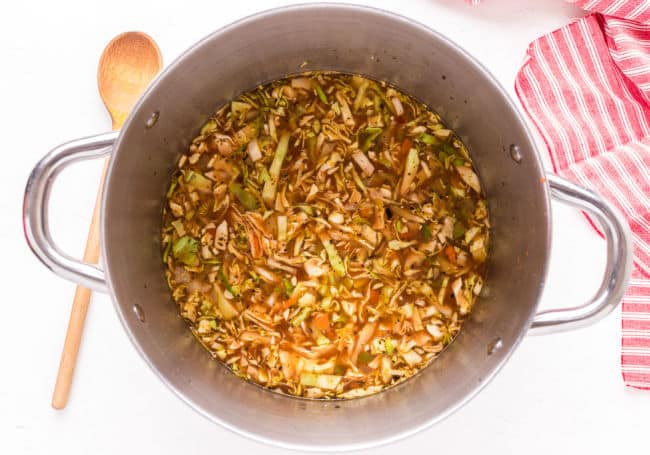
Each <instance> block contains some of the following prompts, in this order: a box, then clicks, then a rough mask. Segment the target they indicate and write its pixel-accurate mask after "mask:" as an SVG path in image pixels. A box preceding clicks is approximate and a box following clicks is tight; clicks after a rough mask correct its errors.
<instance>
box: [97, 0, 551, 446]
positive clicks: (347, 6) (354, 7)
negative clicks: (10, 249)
mask: <svg viewBox="0 0 650 455" xmlns="http://www.w3.org/2000/svg"><path fill="white" fill-rule="evenodd" d="M322 8H336V9H340V10H347V11H350V12H361V13H371V14H376V15H381V16H384V17H388V18H390V19H391V20H393V21H399V22H402V23H405V24H407V25H409V26H411V27H414V28H417V29H419V30H421V31H423V32H426V33H427V34H429V35H431V36H432V37H434V38H435V39H437V40H439V41H440V42H442V43H444V44H445V45H447V46H449V47H450V48H452V49H454V50H455V51H456V52H457V53H458V54H459V55H461V56H463V57H464V58H465V60H466V62H467V64H469V65H473V66H474V67H475V68H476V69H477V70H479V71H480V73H481V74H482V76H483V78H484V80H485V82H486V83H490V84H492V86H494V87H495V88H496V89H497V90H498V92H499V93H500V95H501V98H502V101H503V102H504V103H506V104H507V105H508V106H509V107H510V109H512V110H513V111H514V112H516V113H517V117H518V119H519V120H520V123H521V127H522V129H523V131H524V132H525V136H526V138H527V140H528V142H529V144H530V146H531V148H532V151H534V153H531V154H530V157H529V159H531V160H534V164H535V166H536V167H537V168H538V169H540V171H541V173H542V174H543V173H544V172H545V170H544V166H543V165H542V161H541V159H540V155H539V151H538V147H537V143H536V141H535V140H534V136H533V135H532V133H531V130H530V128H529V126H528V124H527V123H526V122H525V120H524V116H523V113H522V111H521V110H520V109H519V107H518V106H517V105H516V104H515V103H514V101H513V100H512V98H511V97H510V95H509V94H508V92H507V91H506V90H505V89H504V87H503V85H502V84H501V83H500V82H499V81H498V80H497V79H496V78H495V77H494V75H493V74H492V73H491V72H490V71H489V70H488V69H487V68H486V67H485V66H484V65H483V64H482V63H481V62H480V61H478V60H477V59H476V58H475V57H473V56H472V55H471V54H470V53H469V52H467V51H466V50H465V49H464V48H463V47H461V46H460V45H459V44H457V43H455V42H454V41H452V40H451V39H449V38H447V37H446V36H445V35H443V34H441V33H440V32H437V31H436V30H434V29H432V28H430V27H428V26H427V25H425V24H423V23H421V22H419V21H417V20H415V19H411V18H409V17H406V16H403V15H401V14H399V13H395V12H393V11H388V10H385V9H381V8H376V7H372V6H366V5H358V4H353V3H332V2H315V3H300V4H295V5H287V6H280V7H276V8H271V9H267V10H263V11H260V12H257V13H253V14H250V15H248V16H245V17H243V18H241V19H238V20H236V21H234V22H231V23H229V24H227V25H225V26H223V27H221V28H219V29H217V30H215V31H213V32H211V33H209V34H208V35H206V36H205V37H203V38H202V39H200V40H199V41H197V42H196V43H194V44H193V45H192V46H191V47H189V48H187V49H186V50H185V51H183V52H182V53H181V54H180V55H179V56H178V57H177V58H176V59H174V61H172V62H171V63H170V64H169V65H168V66H166V67H165V68H164V69H163V70H162V71H161V72H160V73H159V75H158V76H157V77H156V79H155V80H154V81H153V82H152V83H151V84H150V85H149V87H148V88H147V90H146V91H145V92H144V93H143V94H142V96H141V97H140V98H139V100H138V101H137V103H136V104H135V105H134V107H133V109H132V111H131V114H130V115H129V116H128V118H127V120H126V122H125V123H124V126H123V128H122V131H126V130H128V129H129V128H130V127H131V124H132V123H133V122H134V120H133V119H134V118H135V117H137V115H136V113H137V112H138V111H139V110H140V109H141V107H142V105H143V104H144V100H145V99H147V98H148V97H149V95H150V94H151V93H152V92H154V91H155V90H156V88H157V86H158V85H159V83H160V81H161V80H163V79H164V78H165V77H166V76H167V75H168V74H169V73H171V72H173V71H175V70H177V69H178V68H179V67H182V66H183V63H184V61H185V59H186V58H187V57H189V56H190V55H191V54H192V53H193V52H195V50H197V49H198V48H200V47H201V46H203V45H204V44H205V43H207V42H208V41H210V40H212V39H214V38H215V37H216V36H218V35H221V34H224V33H225V32H228V31H230V30H232V29H235V28H238V27H241V26H243V25H246V24H247V23H249V22H253V21H256V20H259V19H262V18H271V17H274V16H277V15H281V14H284V13H286V12H289V11H300V10H312V9H322ZM122 140H123V135H122V134H119V136H118V137H117V140H116V141H115V144H114V148H113V150H114V152H113V153H112V154H111V156H110V161H109V164H108V168H107V172H106V179H105V183H104V188H108V187H109V185H110V181H111V175H112V169H113V164H114V161H115V156H116V151H117V150H118V149H119V148H120V147H121V146H122ZM541 187H542V188H543V189H542V191H543V199H544V202H545V207H544V209H545V211H546V213H547V214H548V216H547V236H546V239H544V240H545V243H546V245H547V250H550V246H551V237H552V229H551V226H552V212H551V205H550V192H549V188H548V185H547V184H544V185H541ZM107 194H108V192H107V191H102V203H101V223H100V226H101V238H100V240H101V244H102V251H104V248H103V246H104V245H105V244H106V229H105V221H106V220H105V218H104V207H105V206H106V198H107ZM549 257H550V253H549V255H547V257H546V258H545V261H544V265H543V273H542V274H541V277H540V281H539V287H540V289H543V288H544V286H545V284H546V279H547V276H548V263H549ZM102 265H103V268H104V271H105V277H106V283H107V288H108V291H109V295H110V298H111V301H112V302H113V306H114V307H115V310H116V312H117V314H118V318H119V320H120V323H121V324H122V327H123V328H124V331H125V332H126V333H127V335H128V337H129V339H130V341H131V344H132V345H133V347H134V348H135V349H136V351H137V352H138V354H139V355H140V357H141V358H142V359H143V360H144V362H145V363H146V364H147V365H148V367H149V368H150V369H151V370H152V371H153V372H154V374H155V375H156V376H157V377H158V378H159V379H160V381H161V382H162V383H163V384H165V385H166V386H167V387H168V388H169V389H170V390H171V391H172V392H173V393H174V394H175V395H176V396H177V397H178V398H180V399H181V400H182V401H183V402H184V403H185V404H187V405H188V406H189V407H191V408H192V409H193V410H195V411H196V412H198V413H199V414H200V415H202V416H203V417H205V418H206V419H208V420H209V421H211V422H214V423H217V424H219V425H220V426H221V427H223V428H225V429H227V430H229V431H231V432H233V433H235V434H238V435H241V436H244V437H246V438H247V439H249V440H253V441H256V442H261V443H265V444H269V445H271V446H275V447H281V448H285V449H290V450H302V451H308V452H344V451H356V450H363V449H369V448H374V447H378V446H381V445H386V444H390V443H393V442H396V441H399V440H402V439H405V438H407V437H409V436H412V435H414V434H416V433H418V432H420V431H422V430H425V429H427V428H429V427H431V426H433V425H434V424H435V423H437V422H440V421H442V420H444V419H445V418H447V417H449V416H450V415H451V414H453V413H454V412H456V411H457V410H458V409H460V408H461V407H462V406H464V405H465V404H466V403H468V402H469V401H471V399H472V398H474V397H475V396H476V395H477V394H478V393H479V392H480V391H481V390H482V389H483V388H484V387H485V386H486V385H487V384H488V383H489V382H490V381H491V380H492V379H493V378H494V376H495V375H496V374H497V373H498V372H499V371H500V370H501V368H502V367H503V365H504V364H505V363H506V362H507V361H508V360H509V358H510V356H511V355H512V353H513V352H514V351H515V349H516V348H517V347H518V346H519V344H520V343H521V341H522V339H523V338H524V336H525V335H526V332H527V331H528V328H529V327H530V324H531V323H532V320H533V318H534V316H535V313H536V310H537V307H538V305H539V299H538V300H537V301H536V302H534V305H532V306H531V309H530V315H529V317H528V319H527V320H526V324H525V325H524V326H522V327H521V330H520V333H519V335H518V336H517V337H516V339H515V340H514V341H513V342H512V345H511V346H510V347H509V349H508V351H507V352H506V353H505V355H504V356H503V358H502V359H501V360H500V362H499V363H497V364H496V365H495V366H494V368H493V369H492V370H491V371H490V372H489V373H488V374H487V375H485V377H484V378H483V379H484V380H483V381H481V382H480V383H478V384H477V385H476V386H475V387H474V388H473V389H471V390H470V391H469V392H468V393H467V394H466V395H465V396H464V397H463V398H461V399H459V400H458V401H457V402H456V403H455V404H454V405H452V406H450V407H449V408H448V409H446V410H445V411H444V412H442V413H440V414H439V415H437V416H435V417H432V418H429V419H426V420H424V421H422V422H421V423H420V424H418V425H415V426H413V427H412V428H410V429H408V430H403V431H400V432H397V433H394V434H391V435H389V436H386V437H382V438H380V439H374V440H371V441H362V442H358V443H351V444H342V445H341V444H330V445H311V444H309V443H304V444H303V443H290V442H286V441H283V440H278V439H273V438H269V437H266V436H262V435H260V434H258V433H255V432H252V431H249V430H247V429H246V428H242V427H238V426H235V425H232V424H230V423H228V422H226V421H224V420H222V419H221V418H219V416H216V415H213V414H212V413H210V412H208V411H207V410H206V409H204V407H203V406H202V405H201V403H199V402H197V401H195V400H193V399H191V398H190V397H188V396H187V395H185V394H184V393H183V392H182V391H180V390H179V389H178V388H177V387H176V386H175V385H174V384H173V383H172V382H171V381H170V380H168V378H167V377H166V376H165V375H164V374H163V373H162V372H161V371H160V370H159V369H158V368H157V367H156V365H155V364H154V363H153V361H152V360H151V359H150V357H149V356H148V354H147V353H146V352H145V351H144V350H143V349H142V346H141V345H140V343H139V342H138V340H137V338H136V336H135V335H134V333H133V331H132V330H131V329H130V327H129V324H128V322H127V319H126V316H125V314H124V312H123V309H122V307H121V306H120V305H119V303H118V301H117V298H116V296H115V292H114V290H113V284H112V281H111V272H110V267H109V265H108V261H107V260H106V255H103V257H102ZM286 398H287V399H295V398H293V397H290V396H287V397H286Z"/></svg>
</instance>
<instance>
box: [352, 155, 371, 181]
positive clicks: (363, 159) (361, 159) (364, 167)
mask: <svg viewBox="0 0 650 455" xmlns="http://www.w3.org/2000/svg"><path fill="white" fill-rule="evenodd" d="M352 159H353V160H354V162H355V163H357V165H358V166H359V169H361V172H362V173H363V175H365V176H366V177H370V176H371V175H372V174H373V173H374V172H375V166H373V165H372V163H371V162H370V160H369V159H368V157H367V156H366V154H365V153H363V152H362V151H361V150H356V151H355V152H353V153H352Z"/></svg>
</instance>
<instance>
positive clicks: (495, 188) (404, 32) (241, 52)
mask: <svg viewBox="0 0 650 455" xmlns="http://www.w3.org/2000/svg"><path fill="white" fill-rule="evenodd" d="M387 30H389V31H390V39H386V31H387ZM311 69H319V70H339V71H344V72H350V73H361V74H364V75H367V76H370V77H372V78H375V79H380V80H386V81H389V82H391V83H393V84H395V85H396V86H398V87H400V88H401V89H402V90H404V91H406V92H408V93H410V94H412V95H414V96H415V97H416V98H418V99H419V100H420V101H423V102H425V103H427V104H428V105H430V106H431V107H432V108H434V109H435V110H437V111H438V112H439V113H440V114H441V115H442V116H443V118H444V119H445V120H446V121H447V123H448V124H449V125H450V126H451V127H452V128H454V129H455V130H456V131H457V132H458V133H459V134H460V135H461V137H462V138H463V139H464V140H465V142H466V144H467V145H468V147H469V149H470V151H471V154H472V157H473V158H474V161H475V163H476V165H477V168H478V170H479V174H480V178H481V181H482V184H483V187H484V188H485V190H486V193H487V196H488V200H489V206H490V216H491V221H492V231H491V235H492V242H491V251H490V256H489V267H488V278H487V281H486V285H485V286H484V291H483V295H482V298H481V299H480V301H479V303H478V304H477V306H476V308H475V310H474V312H473V313H472V315H471V317H470V318H469V320H468V321H467V322H466V324H465V326H464V327H463V330H462V331H461V332H460V334H459V336H458V337H457V338H456V339H455V341H454V342H453V343H452V344H451V345H450V346H449V347H448V348H447V349H446V350H445V351H444V352H443V353H442V354H441V356H440V357H439V358H438V359H437V360H436V361H435V362H433V363H432V365H431V366H429V367H428V368H426V369H425V370H424V371H422V372H421V373H420V374H418V375H416V376H415V377H414V378H412V379H410V380H409V381H407V382H405V383H403V384H401V385H399V386H397V387H394V388H392V389H389V390H387V391H385V392H382V393H380V394H377V395H374V396H370V397H367V398H362V399H355V400H347V401H310V400H304V399H296V398H290V397H286V396H281V395H278V394H274V393H270V392H268V391H266V390H264V389H262V388H260V387H258V386H255V385H253V384H249V383H246V382H244V381H242V380H241V379H239V378H237V377H235V376H234V375H232V374H231V373H229V372H228V371H227V370H226V369H225V368H224V367H223V366H222V365H221V364H219V363H218V362H216V361H214V360H213V359H212V358H211V357H210V355H209V354H208V353H207V352H206V351H205V350H204V349H203V348H202V347H201V346H200V344H199V343H197V342H196V340H195V339H194V338H193V337H192V335H191V334H190V331H189V330H188V328H187V325H186V324H185V322H184V321H183V320H182V319H181V318H180V317H179V315H178V313H177V308H176V305H175V304H174V303H173V301H172V300H171V296H170V293H169V290H168V288H167V284H166V281H165V277H164V273H163V264H162V261H161V259H160V257H161V256H160V254H161V252H160V243H159V229H160V220H161V210H162V204H163V201H164V194H165V192H166V189H167V185H168V183H169V178H170V176H171V173H172V171H173V169H174V167H175V163H176V160H177V159H178V157H179V156H180V154H181V153H182V151H184V150H185V149H186V148H187V146H188V145H189V143H190V141H191V139H192V138H193V137H194V136H195V135H196V134H197V133H198V131H199V129H200V127H201V125H202V123H203V122H204V121H205V119H206V118H207V117H208V116H209V114H210V113H211V112H213V110H214V109H215V108H217V107H218V106H220V105H221V104H223V103H224V102H226V101H228V100H230V99H231V98H232V97H234V96H236V95H238V94H239V93H241V92H244V91H247V90H250V89H252V88H254V87H255V86H256V85H258V84H260V83H262V82H265V81H270V80H273V79H277V78H280V77H283V76H286V75H287V74H291V73H297V72H300V71H305V70H311ZM154 113H156V114H155V115H156V116H157V121H156V122H155V123H154V124H153V125H152V124H151V122H150V121H149V119H150V118H151V116H152V114H154ZM107 145H108V144H107ZM513 146H514V147H516V150H517V159H516V160H515V159H513V157H511V150H512V149H513ZM81 150H83V148H82V149H81ZM81 150H80V149H77V151H79V153H93V152H81ZM52 163H57V160H56V159H50V160H49V161H45V162H41V163H40V164H39V165H38V166H37V169H38V168H39V167H44V168H47V167H48V166H49V165H52ZM57 166H58V165H57ZM35 175H36V177H35V178H34V175H33V179H34V182H32V180H30V182H32V184H33V185H34V186H36V187H38V188H41V187H40V186H41V185H44V184H45V183H44V182H43V181H42V180H43V179H45V178H46V176H47V175H51V173H50V171H48V170H47V169H40V170H39V171H38V172H37V171H35ZM543 176H544V174H543V170H542V166H541V164H540V161H539V157H538V155H537V152H536V150H535V145H534V142H533V140H532V138H531V136H530V134H529V131H528V130H527V128H526V125H525V124H524V122H523V120H522V117H521V115H520V114H519V112H518V111H517V109H516V107H515V106H514V105H513V103H512V102H511V101H510V100H509V98H508V96H507V95H506V93H505V92H504V90H503V89H502V88H501V87H500V86H499V84H498V83H497V82H496V81H495V80H494V78H493V77H492V76H491V75H490V74H489V73H488V72H487V71H486V70H485V69H484V68H483V67H482V66H481V65H480V64H479V63H477V62H476V61H475V60H474V59H472V58H471V57H470V56H469V55H467V54H466V53H465V52H464V51H463V50H461V49H460V48H458V47H457V46H456V45H455V44H453V43H451V42H450V41H448V40H447V39H446V38H444V37H442V36H440V35H439V34H437V33H435V32H434V31H432V30H430V29H429V28H426V27H424V26H422V25H421V24H418V23H416V22H413V21H411V20H409V19H406V18H403V17H400V16H396V15H394V14H391V13H387V12H384V11H380V10H375V9H370V8H366V7H359V6H351V5H343V4H310V5H299V6H293V7H288V8H283V9H278V10H273V11H268V12H264V13H261V14H258V15H255V16H252V17H249V18H246V19H243V20H241V21H239V22H237V23H234V24H232V25H230V26H227V27H225V28H223V29H221V30H219V31H217V32H215V33H214V34H212V35H210V36H208V37H207V38H205V39H204V40H202V41H201V42H199V43H197V44H196V45H195V46H194V47H192V48H191V49H190V50H189V51H187V52H186V53H185V54H183V55H182V56H181V57H180V58H179V59H178V60H176V61H175V62H174V63H172V64H171V65H170V66H169V67H168V68H167V69H166V70H165V71H164V72H163V73H162V74H161V75H160V76H159V78H158V79H157V80H156V81H155V82H154V83H153V84H152V86H151V87H150V88H149V90H148V91H147V92H146V93H145V95H143V97H142V99H141V100H140V102H139V103H138V104H137V105H136V106H135V108H134V110H133V111H132V114H131V116H130V117H129V119H128V120H127V122H126V124H125V126H124V128H123V130H122V132H121V134H120V135H119V137H118V138H117V140H116V142H115V144H114V147H113V155H112V157H111V162H110V166H109V169H108V172H107V177H106V182H105V187H104V196H103V204H102V246H103V252H104V258H103V260H104V270H105V273H106V279H107V285H108V289H109V292H110V293H111V295H112V297H113V301H114V304H115V307H116V310H117V312H118V314H119V316H120V319H121V320H122V322H123V324H124V328H125V330H126V332H127V334H128V335H129V337H130V338H131V340H132V342H133V344H134V346H135V347H136V349H137V350H138V352H139V353H140V354H141V355H142V357H143V359H144V360H145V361H146V362H147V364H148V365H149V366H150V367H151V368H152V370H153V371H154V372H155V373H156V374H157V375H158V376H159V377H160V379H161V380H162V381H163V382H164V383H165V384H166V385H168V386H169V387H170V388H171V389H172V390H173V391H174V392H175V393H176V394H177V395H178V396H179V397H180V398H182V399H183V400H185V401H186V402H187V403H188V404H190V405H191V406H192V407H194V408H195V409H197V410H198V411H199V412H201V413H202V414H203V415H204V416H206V417H207V418H209V419H211V420H212V421H214V422H217V423H219V424H221V425H223V426H224V427H227V428H229V429H231V430H233V431H235V432H237V433H239V434H242V435H245V436H247V437H251V438H253V439H256V440H258V441H265V442H268V443H272V444H275V445H279V446H283V447H289V448H295V449H301V450H321V451H324V450H337V451H338V450H350V449H360V448H366V447H371V446H375V445H378V444H382V443H386V442H390V441H395V440H397V439H400V438H403V437H406V436H408V435H410V434H413V433H415V432H417V431H419V430H421V429H423V428H426V427H428V426H430V425H432V424H433V423H435V422H436V421H439V420H440V419H442V418H444V417H445V416H447V415H449V414H450V413H451V412H453V411H454V410H455V409H457V408H458V407H460V406H462V405H463V404H464V403H466V402H467V401H468V400H469V399H471V398H472V397H473V396H474V395H475V394H476V393H477V392H478V391H479V390H480V389H481V388H482V387H483V386H484V385H485V384H486V383H487V382H488V381H489V380H490V379H491V378H492V377H493V376H494V375H495V374H496V372H497V371H498V370H499V368H500V367H501V366H502V365H503V364H504V362H505V361H506V360H507V359H508V357H509V356H510V354H511V353H512V351H513V350H514V349H515V348H516V346H517V345H518V343H519V342H520V341H521V339H522V337H523V336H524V335H525V333H526V331H527V329H528V327H529V326H530V324H531V323H532V322H533V320H534V317H535V312H536V309H537V304H538V301H539V298H540V295H541V291H542V289H543V286H544V283H545V277H546V269H547V263H548V258H549V250H550V222H551V217H550V204H549V200H550V194H549V188H548V186H547V185H546V184H545V183H542V182H543V181H544V179H543ZM48 178H49V177H48ZM552 181H553V182H555V180H554V179H552ZM552 188H553V191H554V194H556V195H557V196H558V197H561V198H563V200H569V199H570V200H571V201H573V202H576V201H577V199H575V198H578V199H580V198H583V196H587V195H585V194H581V193H579V192H574V191H565V190H566V189H567V187H566V185H554V186H553V187H552ZM569 189H571V188H569ZM571 190H572V189H571ZM27 191H28V198H27V199H26V205H25V217H26V218H25V220H26V226H27V225H29V226H32V225H33V226H34V228H33V229H32V230H31V231H30V233H28V239H29V241H30V244H32V243H35V244H36V245H37V248H34V252H35V253H36V254H37V255H38V256H39V257H40V258H41V259H42V260H43V262H45V263H46V264H47V265H48V266H50V267H51V268H52V269H53V270H54V271H55V272H57V273H60V274H63V275H64V276H65V277H66V278H68V279H76V278H77V277H76V276H75V275H74V274H73V273H70V271H71V270H74V271H79V269H77V268H74V267H71V264H70V263H68V262H65V263H64V262H62V254H59V253H58V250H56V249H54V248H51V247H50V246H47V245H45V246H43V245H41V244H44V243H45V244H48V243H51V239H50V238H49V236H48V235H46V234H47V229H46V226H47V223H43V222H42V221H39V220H38V219H35V215H34V214H36V217H38V214H39V213H41V212H43V211H45V210H46V207H45V205H46V203H47V197H43V195H44V194H45V196H46V193H47V191H44V190H42V189H41V190H39V191H37V192H36V193H35V192H34V189H33V188H31V187H30V185H29V184H28V188H27ZM30 193H31V195H30ZM39 193H40V194H41V196H38V194H39ZM565 196H566V197H565ZM569 196H571V197H570V198H569ZM588 196H589V198H587V200H586V201H585V202H581V203H580V204H581V207H585V208H590V209H594V210H595V209H596V208H598V210H599V212H598V216H601V215H602V217H603V219H604V220H605V221H606V222H607V223H609V222H611V224H610V227H612V232H618V233H619V234H621V237H620V238H619V241H618V242H617V243H618V244H619V245H622V244H625V245H628V244H627V243H626V242H625V241H624V238H625V232H624V229H621V228H620V226H616V222H615V221H612V220H611V219H610V216H611V214H612V212H611V211H610V210H606V209H605V208H603V207H605V206H601V205H600V204H599V203H596V202H595V201H594V199H593V195H588ZM614 218H615V219H616V217H615V216H614ZM34 233H35V234H34ZM30 235H31V237H30ZM612 244H613V243H610V246H611V245H612ZM51 249H52V250H53V251H54V253H53V252H52V251H50V250H51ZM614 253H616V251H614ZM618 253H620V254H621V255H625V254H629V250H626V249H624V248H623V249H621V250H620V251H618ZM65 258H67V257H65ZM609 259H610V260H614V259H616V257H610V258H609ZM68 260H70V259H69V258H68ZM628 262H629V258H628V257H622V256H621V257H618V263H619V264H628ZM52 264H54V265H56V267H52ZM61 264H64V265H65V266H66V267H62V266H61ZM78 265H79V264H74V266H75V267H78ZM83 273H84V275H83V276H84V279H86V278H91V273H90V271H89V270H87V269H83ZM607 276H608V277H612V276H614V275H613V270H610V269H608V273H607ZM625 277H626V274H625V273H619V274H618V275H616V276H615V279H616V285H615V286H610V287H609V291H608V292H609V297H610V298H609V300H608V302H610V303H611V302H613V299H614V297H615V296H616V295H618V294H619V292H620V291H621V287H620V286H621V283H622V281H621V280H624V279H625ZM95 278H99V275H98V276H96V277H95ZM93 284H98V283H93ZM606 300H607V299H606ZM596 303H598V302H596ZM135 305H137V307H136V306H135ZM590 308H592V310H593V308H594V307H593V306H591V307H590ZM597 312H599V311H597ZM575 315H576V314H573V316H575ZM556 316H559V313H555V315H554V319H553V321H556V322H557V317H556ZM590 320H592V319H590ZM537 322H538V324H541V325H544V322H543V319H541V318H540V319H538V320H537ZM563 322H566V320H565V321H563ZM584 322H586V321H584ZM540 327H541V326H540ZM565 327H569V326H565Z"/></svg>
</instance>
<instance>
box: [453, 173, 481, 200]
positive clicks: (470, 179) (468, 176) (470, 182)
mask: <svg viewBox="0 0 650 455" xmlns="http://www.w3.org/2000/svg"><path fill="white" fill-rule="evenodd" d="M456 170H457V171H458V175H460V178H461V179H462V180H463V182H465V183H467V186H469V187H470V188H471V189H473V190H474V191H476V192H477V193H479V194H480V193H481V183H480V182H479V180H478V176H477V175H476V174H475V173H474V171H473V170H472V169H471V168H469V167H467V166H456Z"/></svg>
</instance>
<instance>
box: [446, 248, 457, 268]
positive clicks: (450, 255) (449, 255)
mask: <svg viewBox="0 0 650 455" xmlns="http://www.w3.org/2000/svg"><path fill="white" fill-rule="evenodd" d="M445 254H446V255H447V258H448V259H449V260H450V261H451V262H452V263H454V264H455V263H456V250H454V247H453V246H451V245H447V246H446V247H445Z"/></svg>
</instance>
